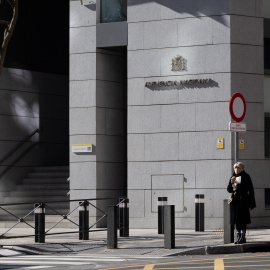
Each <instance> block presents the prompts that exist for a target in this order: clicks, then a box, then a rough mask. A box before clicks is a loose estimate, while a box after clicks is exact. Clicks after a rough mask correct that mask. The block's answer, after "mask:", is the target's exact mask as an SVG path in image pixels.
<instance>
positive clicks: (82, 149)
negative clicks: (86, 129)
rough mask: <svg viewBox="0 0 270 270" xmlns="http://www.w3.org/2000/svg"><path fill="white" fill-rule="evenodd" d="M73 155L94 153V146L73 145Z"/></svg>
mask: <svg viewBox="0 0 270 270" xmlns="http://www.w3.org/2000/svg"><path fill="white" fill-rule="evenodd" d="M72 152H73V153H92V144H91V143H88V144H72Z"/></svg>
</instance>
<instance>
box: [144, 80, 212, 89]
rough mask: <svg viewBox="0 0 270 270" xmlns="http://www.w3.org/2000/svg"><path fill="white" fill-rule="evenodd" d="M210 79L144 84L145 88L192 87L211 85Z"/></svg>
mask: <svg viewBox="0 0 270 270" xmlns="http://www.w3.org/2000/svg"><path fill="white" fill-rule="evenodd" d="M211 83H212V80H211V79H190V80H181V81H153V82H146V83H145V86H146V87H151V86H159V87H161V86H178V85H192V84H211Z"/></svg>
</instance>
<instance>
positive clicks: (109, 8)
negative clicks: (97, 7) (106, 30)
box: [101, 0, 127, 23]
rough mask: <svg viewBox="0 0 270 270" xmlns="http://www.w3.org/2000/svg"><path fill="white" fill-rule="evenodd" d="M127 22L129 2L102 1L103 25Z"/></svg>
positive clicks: (124, 0)
mask: <svg viewBox="0 0 270 270" xmlns="http://www.w3.org/2000/svg"><path fill="white" fill-rule="evenodd" d="M126 20H127V0H101V23H109V22H121V21H126Z"/></svg>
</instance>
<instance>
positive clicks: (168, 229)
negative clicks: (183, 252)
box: [164, 205, 175, 249]
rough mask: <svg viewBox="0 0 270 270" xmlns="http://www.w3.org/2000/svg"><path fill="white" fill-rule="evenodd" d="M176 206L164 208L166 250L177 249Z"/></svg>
mask: <svg viewBox="0 0 270 270" xmlns="http://www.w3.org/2000/svg"><path fill="white" fill-rule="evenodd" d="M174 208H175V207H174V205H165V206H164V248H168V249H172V248H175V210H174Z"/></svg>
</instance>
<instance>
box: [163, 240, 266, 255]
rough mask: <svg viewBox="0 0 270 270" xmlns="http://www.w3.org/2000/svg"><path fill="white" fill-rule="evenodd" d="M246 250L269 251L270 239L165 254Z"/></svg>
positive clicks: (207, 253) (198, 253) (217, 252)
mask: <svg viewBox="0 0 270 270" xmlns="http://www.w3.org/2000/svg"><path fill="white" fill-rule="evenodd" d="M247 252H270V241H269V242H267V241H266V242H252V243H245V244H240V245H235V244H225V245H218V246H205V247H194V248H190V249H186V250H184V251H181V252H175V253H173V252H172V253H171V254H170V255H166V257H167V256H182V255H216V254H236V253H247Z"/></svg>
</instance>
